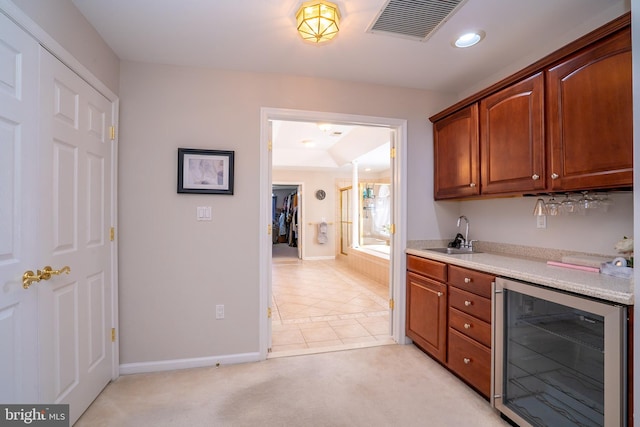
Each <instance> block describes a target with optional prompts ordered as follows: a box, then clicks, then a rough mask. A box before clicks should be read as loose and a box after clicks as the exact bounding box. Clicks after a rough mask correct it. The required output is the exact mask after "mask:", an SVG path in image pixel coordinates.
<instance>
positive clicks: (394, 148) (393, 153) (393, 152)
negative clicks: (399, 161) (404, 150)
mask: <svg viewBox="0 0 640 427" xmlns="http://www.w3.org/2000/svg"><path fill="white" fill-rule="evenodd" d="M389 157H391V158H392V159H395V158H396V147H391V153H389Z"/></svg>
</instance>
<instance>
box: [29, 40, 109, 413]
mask: <svg viewBox="0 0 640 427" xmlns="http://www.w3.org/2000/svg"><path fill="white" fill-rule="evenodd" d="M40 65H41V70H40V101H41V116H40V135H41V136H40V138H39V139H40V141H39V144H40V147H39V156H40V158H41V159H43V162H42V164H41V165H40V172H41V174H42V177H43V178H42V179H41V183H42V188H41V189H40V192H39V194H40V196H39V200H40V203H39V208H38V213H39V219H38V226H39V236H38V252H39V253H38V259H39V262H40V263H41V264H42V265H39V266H38V268H42V267H44V265H48V266H51V267H52V268H53V269H54V270H62V269H63V268H64V267H69V268H70V272H69V273H68V274H65V273H64V272H62V274H59V275H56V276H53V277H51V279H50V280H47V281H41V282H39V283H36V284H35V285H33V286H35V287H36V288H37V290H38V312H39V328H38V329H39V336H38V340H39V347H40V351H39V356H40V360H39V366H40V384H41V391H40V395H41V399H42V400H43V401H45V402H52V403H68V404H70V418H71V422H72V423H73V422H75V421H76V420H77V418H78V417H79V416H80V415H81V414H82V413H83V412H84V410H85V409H86V408H87V407H88V406H89V404H90V403H91V402H92V401H93V399H95V397H96V396H97V395H98V394H99V393H100V391H101V390H102V389H103V388H104V386H105V385H106V384H107V383H108V382H109V381H110V380H111V370H112V363H113V354H112V346H113V345H115V344H114V343H112V338H111V337H112V335H111V328H112V326H113V324H114V322H113V318H112V317H113V313H112V300H111V295H112V292H113V277H112V268H111V266H112V259H111V245H112V244H113V243H112V242H111V240H110V227H111V203H112V191H113V189H112V177H111V173H112V162H113V160H114V159H113V158H112V148H111V145H112V143H113V142H112V140H111V138H110V126H111V125H112V123H113V113H112V108H111V103H110V102H109V101H108V100H107V99H106V98H105V97H104V96H102V95H101V94H100V93H98V92H97V91H96V90H95V89H94V88H92V87H91V86H90V85H89V84H87V83H86V82H85V81H84V80H82V79H81V78H80V77H78V75H76V74H75V73H74V72H73V71H71V70H70V69H69V68H67V67H66V66H65V65H64V64H62V63H61V62H60V61H58V60H57V59H56V58H54V57H53V56H52V55H51V54H50V53H49V52H47V51H45V50H44V49H41V54H40Z"/></svg>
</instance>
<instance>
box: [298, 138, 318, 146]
mask: <svg viewBox="0 0 640 427" xmlns="http://www.w3.org/2000/svg"><path fill="white" fill-rule="evenodd" d="M300 142H301V143H302V144H304V146H305V147H315V146H316V143H315V141H314V140H313V139H303V140H302V141H300Z"/></svg>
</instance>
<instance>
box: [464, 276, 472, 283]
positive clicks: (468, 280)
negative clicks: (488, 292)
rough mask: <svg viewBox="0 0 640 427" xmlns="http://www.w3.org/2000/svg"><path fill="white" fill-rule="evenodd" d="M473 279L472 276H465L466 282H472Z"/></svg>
mask: <svg viewBox="0 0 640 427" xmlns="http://www.w3.org/2000/svg"><path fill="white" fill-rule="evenodd" d="M472 281H473V280H472V279H471V278H470V277H465V278H464V283H471V282H472Z"/></svg>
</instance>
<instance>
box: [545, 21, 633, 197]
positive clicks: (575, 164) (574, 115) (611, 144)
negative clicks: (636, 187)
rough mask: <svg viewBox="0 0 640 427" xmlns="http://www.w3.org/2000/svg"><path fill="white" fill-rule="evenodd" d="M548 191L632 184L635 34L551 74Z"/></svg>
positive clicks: (609, 41) (617, 37)
mask: <svg viewBox="0 0 640 427" xmlns="http://www.w3.org/2000/svg"><path fill="white" fill-rule="evenodd" d="M547 108H548V114H547V116H548V117H547V123H548V129H547V131H548V141H549V147H550V165H549V169H548V173H549V177H550V180H549V183H550V189H551V190H552V191H560V190H588V189H595V188H615V187H628V186H631V185H632V184H633V142H632V126H633V117H632V84H631V30H630V28H626V29H624V30H622V31H619V32H618V33H615V34H614V35H612V36H610V37H608V38H606V39H604V40H602V41H600V42H598V43H595V44H593V45H592V46H590V47H589V48H587V49H585V50H582V51H580V52H578V53H577V54H575V55H573V56H571V57H569V58H568V59H567V60H565V61H563V62H561V63H560V64H558V65H556V66H554V67H551V68H549V70H548V71H547Z"/></svg>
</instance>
